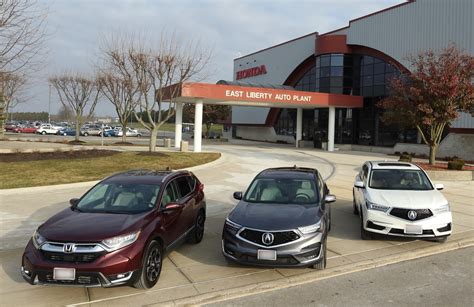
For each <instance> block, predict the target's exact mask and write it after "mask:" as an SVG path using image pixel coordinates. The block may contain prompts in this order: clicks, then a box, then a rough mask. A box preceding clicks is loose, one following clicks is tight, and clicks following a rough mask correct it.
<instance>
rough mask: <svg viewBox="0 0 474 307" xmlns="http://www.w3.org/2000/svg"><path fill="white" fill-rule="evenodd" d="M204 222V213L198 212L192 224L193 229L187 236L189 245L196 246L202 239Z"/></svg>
mask: <svg viewBox="0 0 474 307" xmlns="http://www.w3.org/2000/svg"><path fill="white" fill-rule="evenodd" d="M205 222H206V215H205V214H204V211H202V210H201V211H199V213H198V215H197V216H196V220H195V222H194V229H193V230H192V231H191V232H190V233H189V234H188V237H187V242H188V243H191V244H198V243H199V242H201V241H202V238H203V237H204V224H205Z"/></svg>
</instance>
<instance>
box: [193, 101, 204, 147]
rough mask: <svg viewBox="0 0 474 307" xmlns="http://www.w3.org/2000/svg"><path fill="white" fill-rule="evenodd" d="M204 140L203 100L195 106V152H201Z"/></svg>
mask: <svg viewBox="0 0 474 307" xmlns="http://www.w3.org/2000/svg"><path fill="white" fill-rule="evenodd" d="M201 141H202V100H201V99H199V100H197V101H196V104H195V106H194V152H201Z"/></svg>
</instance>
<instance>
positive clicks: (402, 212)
mask: <svg viewBox="0 0 474 307" xmlns="http://www.w3.org/2000/svg"><path fill="white" fill-rule="evenodd" d="M410 211H415V212H416V218H415V219H410V218H409V217H408V213H409V212H410ZM390 215H393V216H396V217H399V218H401V219H404V220H409V221H419V220H422V219H426V218H429V217H430V216H433V213H432V212H431V211H430V209H403V208H393V209H392V210H390Z"/></svg>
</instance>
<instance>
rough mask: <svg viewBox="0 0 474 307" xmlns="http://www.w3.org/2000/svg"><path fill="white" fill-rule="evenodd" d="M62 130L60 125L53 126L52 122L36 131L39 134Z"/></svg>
mask: <svg viewBox="0 0 474 307" xmlns="http://www.w3.org/2000/svg"><path fill="white" fill-rule="evenodd" d="M59 130H60V127H56V126H53V125H51V124H43V125H41V126H40V127H39V128H38V129H37V130H36V133H38V134H43V135H45V134H57V133H58V131H59Z"/></svg>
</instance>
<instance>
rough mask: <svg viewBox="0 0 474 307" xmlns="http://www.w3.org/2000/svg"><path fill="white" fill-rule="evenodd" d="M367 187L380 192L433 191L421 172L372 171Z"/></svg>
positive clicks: (397, 170)
mask: <svg viewBox="0 0 474 307" xmlns="http://www.w3.org/2000/svg"><path fill="white" fill-rule="evenodd" d="M369 187H371V188H372V189H381V190H422V191H424V190H433V186H432V185H431V182H430V181H429V180H428V177H426V175H425V173H423V172H422V171H419V170H401V169H377V170H373V171H372V176H371V177H370V183H369Z"/></svg>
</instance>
